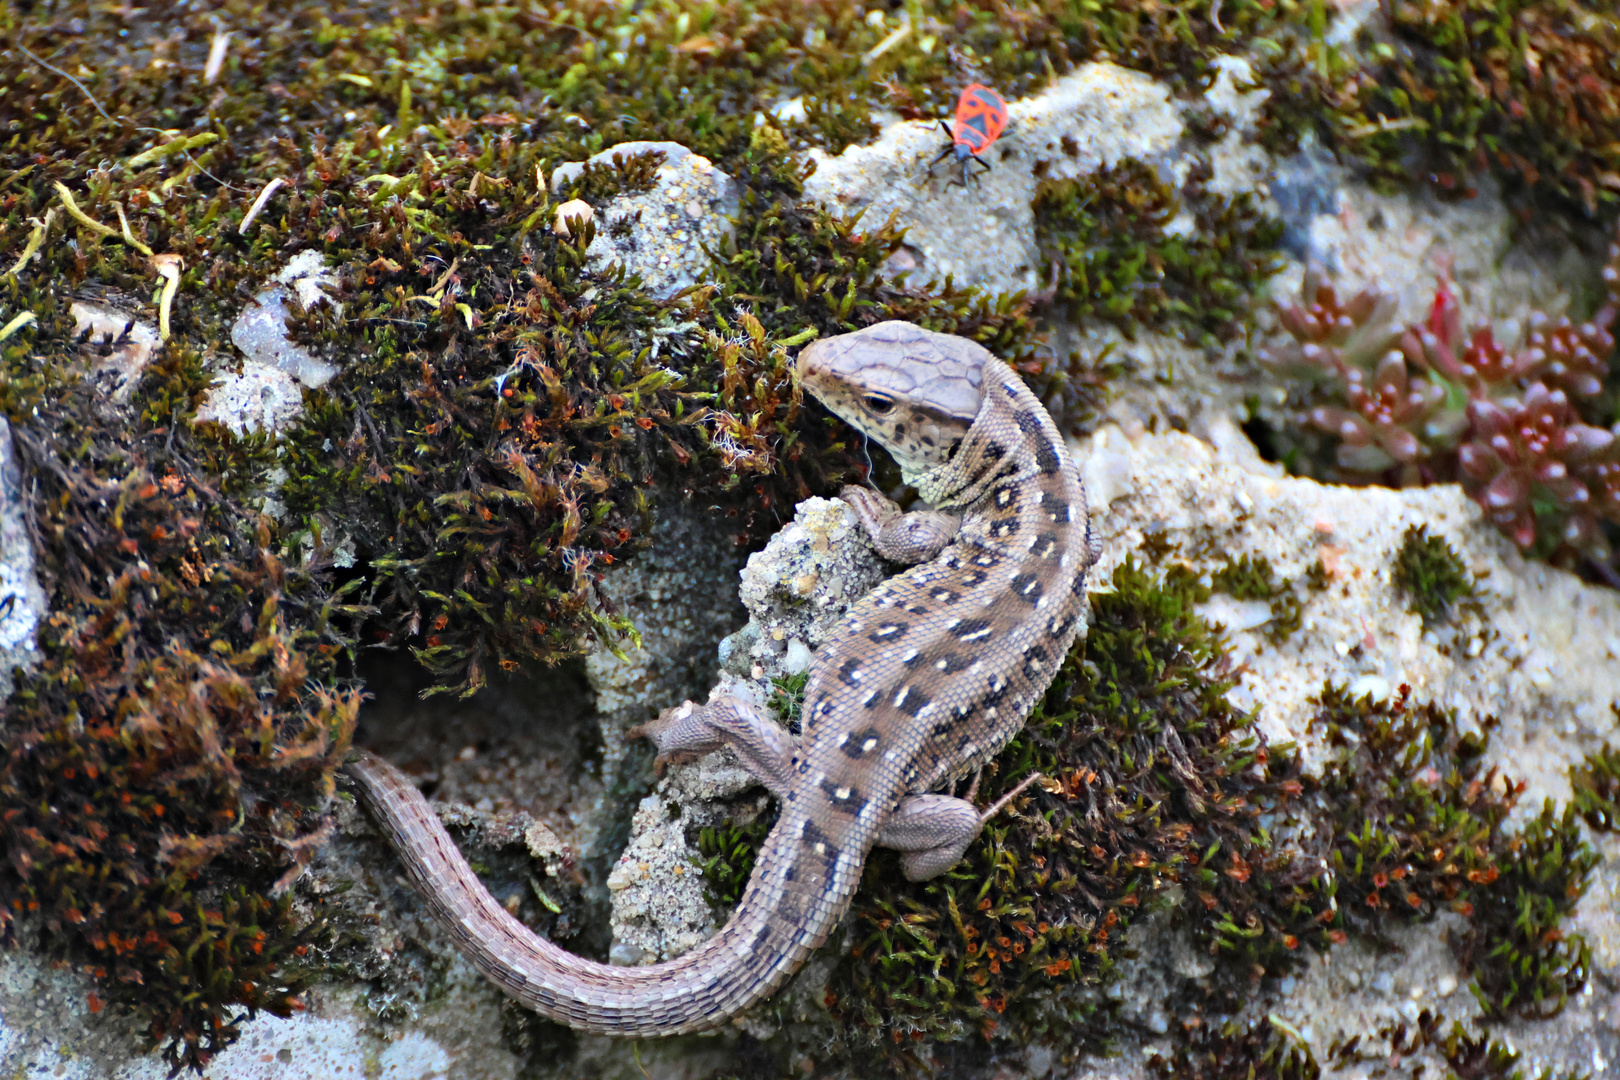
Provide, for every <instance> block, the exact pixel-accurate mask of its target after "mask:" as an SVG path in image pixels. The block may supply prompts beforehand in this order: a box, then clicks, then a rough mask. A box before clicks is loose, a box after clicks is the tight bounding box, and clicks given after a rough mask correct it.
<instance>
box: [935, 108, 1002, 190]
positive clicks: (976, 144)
mask: <svg viewBox="0 0 1620 1080" xmlns="http://www.w3.org/2000/svg"><path fill="white" fill-rule="evenodd" d="M939 126H940V127H942V128H944V129H945V134H947V135H949V136H950V137H951V145H950V146H947V147H946V148H945V149H944V150H941V151H940V152H939V157H936V158H935V159H934V160H933V161H932V162H931V163H930V164H929V166H928V167H929V169H930V171H932V169H933V167H934V166H935V165H938V164H939V163H940V162H941V161H943V160H945V158H947V157H949V156H950V155H951V154H955V155H956V160H957V161H958V162H960V163H961V166H962V186H963V187H966V186H967V181H968V162H969V161H977V162H978V163H979V164H980V165H983V166H984V167H985V168H986V169H988V168H990V163H989V162H988V161H986V160H984V158H982V157H980V156H979V155H980V154H982V153H984V152H985V151H986V150H988V149H990V146H991V144H992V143H994V142H995V141H996V139H997V138H999V137H1000V135H1001V132H1002V131H1003V129H1005V128H1006V126H1007V103H1006V102H1005V101H1004V100H1002V97H1001V95H1000V94H998V93H996V92H995V91H994V90H992V89H990V88H989V87H988V86H980V85H979V84H978V83H974V84H973V85H971V86H969V87H968V88H967V89H965V90H963V91H962V96H961V97H959V98H957V99H956V125H955V128H954V129H953V128H952V127H951V126H950V125H947V124H946V123H945V121H943V120H941V121H940V122H939Z"/></svg>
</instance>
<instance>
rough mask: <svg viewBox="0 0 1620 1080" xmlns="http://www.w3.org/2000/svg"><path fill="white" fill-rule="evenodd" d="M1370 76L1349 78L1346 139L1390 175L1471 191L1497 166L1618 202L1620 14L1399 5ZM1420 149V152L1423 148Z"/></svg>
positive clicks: (1549, 1)
mask: <svg viewBox="0 0 1620 1080" xmlns="http://www.w3.org/2000/svg"><path fill="white" fill-rule="evenodd" d="M1390 23H1391V25H1392V27H1393V30H1394V35H1393V37H1392V38H1391V39H1390V40H1388V41H1382V42H1376V43H1374V42H1371V41H1369V42H1368V44H1369V45H1370V46H1371V51H1372V56H1373V57H1374V58H1375V60H1376V61H1377V63H1376V65H1375V67H1374V68H1373V71H1372V72H1371V77H1370V78H1369V77H1368V75H1367V74H1361V75H1359V77H1358V78H1355V79H1353V80H1348V79H1347V80H1346V83H1345V84H1344V86H1343V89H1342V91H1341V93H1342V94H1343V95H1344V96H1345V97H1346V98H1348V99H1349V100H1350V101H1352V102H1354V107H1353V108H1352V109H1350V110H1349V111H1348V112H1346V113H1345V115H1344V117H1343V119H1342V125H1343V126H1342V129H1341V132H1340V134H1341V136H1342V137H1343V140H1344V141H1343V145H1344V146H1345V148H1346V149H1348V150H1350V151H1352V152H1353V153H1355V154H1357V155H1358V156H1360V157H1361V158H1363V160H1365V161H1367V162H1368V163H1370V164H1371V165H1372V166H1373V167H1374V169H1375V170H1376V171H1377V172H1379V173H1381V174H1382V175H1383V176H1385V177H1386V178H1389V179H1392V180H1398V181H1400V182H1405V183H1409V182H1412V181H1415V180H1418V179H1423V178H1429V179H1431V180H1432V182H1435V183H1437V184H1438V185H1439V186H1440V187H1441V189H1442V190H1444V191H1449V192H1451V193H1454V194H1464V193H1466V192H1468V191H1471V190H1472V185H1473V181H1472V175H1473V174H1474V173H1475V172H1476V171H1477V170H1479V169H1482V168H1488V169H1490V170H1491V171H1493V172H1495V173H1497V174H1498V175H1499V176H1503V177H1505V178H1507V179H1509V180H1510V181H1512V182H1513V183H1514V185H1515V186H1517V187H1519V188H1520V189H1522V190H1526V191H1528V193H1530V194H1532V195H1539V196H1550V197H1551V198H1552V199H1553V200H1554V201H1555V202H1562V203H1564V204H1566V205H1570V206H1572V207H1574V208H1579V209H1580V210H1582V211H1585V212H1586V213H1591V212H1592V211H1594V210H1596V209H1597V208H1599V207H1603V208H1605V210H1606V212H1607V213H1610V214H1612V207H1613V205H1614V203H1615V200H1616V198H1617V195H1620V193H1617V192H1616V190H1615V188H1614V184H1613V183H1612V177H1613V176H1614V175H1615V174H1616V172H1617V171H1620V113H1617V111H1616V110H1615V108H1614V103H1615V101H1616V98H1617V95H1620V76H1617V75H1616V73H1615V71H1614V68H1613V65H1612V64H1610V63H1609V60H1610V58H1611V57H1613V56H1614V55H1615V53H1616V52H1617V51H1620V20H1617V19H1616V17H1615V13H1614V11H1613V9H1612V8H1611V7H1609V6H1606V5H1592V4H1585V3H1580V2H1577V0H1511V2H1508V3H1497V2H1495V0H1440V2H1432V3H1431V2H1425V3H1415V2H1411V0H1402V2H1399V3H1395V4H1393V5H1391V8H1390ZM1414 151H1416V153H1414Z"/></svg>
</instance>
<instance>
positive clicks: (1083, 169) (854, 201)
mask: <svg viewBox="0 0 1620 1080" xmlns="http://www.w3.org/2000/svg"><path fill="white" fill-rule="evenodd" d="M1184 126H1185V125H1184V123H1183V121H1182V118H1181V111H1180V109H1179V108H1178V107H1177V106H1176V105H1175V104H1174V103H1172V101H1171V100H1170V92H1169V90H1168V89H1167V88H1166V87H1164V86H1163V85H1162V84H1160V83H1157V82H1154V81H1153V80H1152V79H1150V78H1148V77H1147V76H1146V75H1143V74H1141V73H1139V72H1134V71H1128V70H1126V69H1125V68H1122V67H1118V66H1116V65H1113V64H1082V65H1081V66H1080V67H1079V68H1077V69H1076V70H1075V71H1074V72H1073V73H1072V74H1069V75H1065V76H1064V77H1063V78H1061V79H1058V80H1057V81H1056V82H1055V83H1053V85H1052V86H1051V87H1050V88H1049V89H1048V90H1047V91H1046V92H1045V93H1042V94H1038V95H1035V96H1032V97H1029V98H1025V99H1023V100H1020V101H1013V102H1009V103H1008V105H1007V132H1006V134H1003V135H1002V136H1001V138H1000V139H999V140H998V141H997V142H996V144H995V145H994V146H993V147H991V148H990V149H989V150H987V151H986V153H985V160H986V161H988V162H990V164H991V165H992V166H993V167H992V168H991V169H990V171H988V172H981V173H979V174H978V176H977V179H976V180H975V181H970V182H969V186H967V187H963V186H962V185H961V183H960V182H957V183H951V182H950V177H951V175H952V174H953V170H952V169H951V168H950V167H948V165H947V163H946V162H941V163H940V167H939V169H938V171H937V174H936V175H933V176H930V174H929V171H928V169H929V162H930V161H931V160H933V158H934V157H935V156H937V155H938V154H939V152H940V150H941V149H943V148H944V147H945V146H946V145H948V143H947V140H946V139H945V137H944V134H943V133H942V132H941V131H940V129H939V125H938V124H936V123H934V122H932V121H929V122H924V121H921V120H916V121H907V122H903V123H896V124H891V125H889V126H888V127H887V128H885V129H884V130H883V132H882V134H880V135H879V136H878V137H877V139H876V140H875V141H873V142H872V143H870V144H867V145H865V146H851V147H849V148H848V149H847V150H845V151H844V152H843V153H842V154H840V155H838V156H837V157H829V156H828V155H826V154H825V153H823V152H821V151H819V150H812V151H811V152H810V156H811V159H812V160H814V161H815V163H816V171H815V173H814V174H813V175H812V176H811V177H810V179H809V180H807V181H806V182H805V189H804V195H805V198H806V199H807V200H809V201H812V202H816V203H820V204H821V205H822V206H825V207H826V208H827V209H828V210H830V211H832V212H835V213H838V214H849V213H852V212H854V211H857V210H858V211H862V212H863V214H864V216H863V218H862V220H863V222H864V223H865V224H866V225H867V227H869V228H876V227H877V226H879V225H881V224H883V222H884V221H886V220H887V219H888V218H889V215H890V214H896V215H898V219H897V220H898V224H900V225H901V226H904V227H905V229H906V245H907V250H908V251H909V252H910V253H911V255H912V259H913V260H914V264H915V265H917V266H918V267H919V269H918V270H917V271H916V272H915V273H914V274H913V279H914V280H916V281H918V282H921V281H922V280H925V279H926V278H929V277H933V278H938V279H940V280H944V278H945V277H946V276H947V275H949V276H951V277H952V279H953V280H954V281H955V282H956V284H957V285H979V286H982V287H984V288H985V289H988V290H992V291H1006V292H1011V291H1013V290H1017V289H1035V288H1037V287H1039V286H1040V285H1041V284H1042V283H1043V278H1044V275H1045V267H1044V264H1043V262H1042V260H1041V257H1040V253H1039V252H1038V251H1037V249H1036V247H1035V229H1034V212H1033V210H1032V209H1031V205H1030V204H1031V202H1032V201H1033V200H1034V197H1035V187H1036V184H1037V183H1038V179H1037V173H1036V169H1037V166H1041V167H1043V168H1044V169H1045V172H1044V173H1043V174H1042V177H1043V178H1046V179H1053V180H1056V179H1063V178H1068V177H1077V176H1084V175H1086V174H1088V173H1092V172H1095V171H1097V170H1098V169H1100V168H1103V167H1105V166H1111V165H1116V164H1118V163H1119V162H1120V161H1122V160H1125V159H1127V158H1138V159H1140V160H1143V161H1146V162H1149V163H1152V164H1161V163H1162V164H1164V165H1166V166H1169V164H1170V159H1171V157H1172V155H1173V153H1174V151H1175V150H1176V148H1177V145H1178V144H1179V143H1180V141H1181V137H1182V133H1183V130H1184ZM974 168H975V169H977V168H978V167H977V166H974ZM957 175H958V177H959V174H957Z"/></svg>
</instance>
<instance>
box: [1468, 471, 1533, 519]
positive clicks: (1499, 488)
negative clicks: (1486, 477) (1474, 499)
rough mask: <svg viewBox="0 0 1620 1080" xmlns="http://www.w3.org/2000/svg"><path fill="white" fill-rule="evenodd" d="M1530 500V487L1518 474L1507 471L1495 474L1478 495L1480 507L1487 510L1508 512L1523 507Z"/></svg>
mask: <svg viewBox="0 0 1620 1080" xmlns="http://www.w3.org/2000/svg"><path fill="white" fill-rule="evenodd" d="M1529 498H1530V485H1529V484H1527V483H1525V480H1524V477H1523V476H1521V475H1520V474H1519V473H1518V472H1515V471H1514V470H1511V469H1508V470H1504V471H1502V472H1499V473H1497V474H1496V478H1495V479H1494V480H1492V481H1491V482H1490V483H1489V484H1486V485H1485V490H1484V491H1483V492H1481V493H1480V505H1482V506H1484V507H1485V509H1487V510H1492V511H1497V510H1510V509H1512V508H1513V507H1515V506H1523V505H1524V504H1525V503H1526V501H1527V500H1528V499H1529Z"/></svg>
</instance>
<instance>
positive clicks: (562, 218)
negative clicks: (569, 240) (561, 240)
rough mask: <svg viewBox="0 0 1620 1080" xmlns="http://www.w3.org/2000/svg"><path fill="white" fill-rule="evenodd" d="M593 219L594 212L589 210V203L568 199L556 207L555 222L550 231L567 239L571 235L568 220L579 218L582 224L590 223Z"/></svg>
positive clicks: (582, 200)
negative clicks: (584, 222)
mask: <svg viewBox="0 0 1620 1080" xmlns="http://www.w3.org/2000/svg"><path fill="white" fill-rule="evenodd" d="M595 217H596V211H595V210H594V209H592V208H591V204H590V203H588V202H586V201H585V200H584V199H569V200H568V201H567V202H565V203H563V204H562V205H561V206H559V207H557V220H556V221H555V222H554V223H553V224H552V226H551V231H552V232H553V233H554V234H556V235H557V236H561V237H569V236H572V235H573V233H571V232H569V231H568V221H567V219H568V218H579V219H580V220H581V221H582V222H583V221H591V220H592V219H594V218H595Z"/></svg>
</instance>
